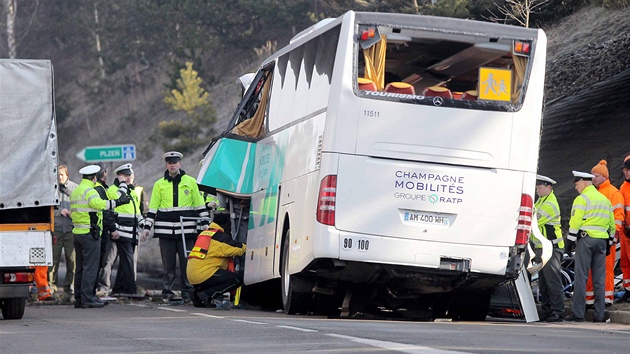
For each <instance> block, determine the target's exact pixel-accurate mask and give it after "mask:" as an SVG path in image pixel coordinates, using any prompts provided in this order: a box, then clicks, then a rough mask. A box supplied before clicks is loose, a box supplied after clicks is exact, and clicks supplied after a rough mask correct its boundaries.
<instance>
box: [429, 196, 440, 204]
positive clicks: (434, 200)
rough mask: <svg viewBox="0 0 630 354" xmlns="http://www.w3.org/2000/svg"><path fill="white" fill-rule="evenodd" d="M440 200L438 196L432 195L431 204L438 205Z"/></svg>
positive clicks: (430, 197)
mask: <svg viewBox="0 0 630 354" xmlns="http://www.w3.org/2000/svg"><path fill="white" fill-rule="evenodd" d="M439 200H440V198H438V196H437V194H431V195H430V196H429V202H430V203H431V204H435V203H437V202H438V201H439Z"/></svg>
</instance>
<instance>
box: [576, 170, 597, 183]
mask: <svg viewBox="0 0 630 354" xmlns="http://www.w3.org/2000/svg"><path fill="white" fill-rule="evenodd" d="M572 172H573V182H578V181H592V180H593V178H594V177H595V176H594V175H592V174H590V173H586V172H580V171H572Z"/></svg>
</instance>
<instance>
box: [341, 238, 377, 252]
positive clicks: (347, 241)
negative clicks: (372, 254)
mask: <svg viewBox="0 0 630 354" xmlns="http://www.w3.org/2000/svg"><path fill="white" fill-rule="evenodd" d="M353 247H356V248H357V250H358V251H361V252H365V251H367V250H369V249H370V241H369V240H366V239H363V238H360V239H358V240H356V241H355V240H353V239H352V238H350V237H344V239H343V246H342V248H343V249H344V250H345V251H350V250H352V249H353Z"/></svg>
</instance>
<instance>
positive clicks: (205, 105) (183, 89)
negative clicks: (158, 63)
mask: <svg viewBox="0 0 630 354" xmlns="http://www.w3.org/2000/svg"><path fill="white" fill-rule="evenodd" d="M202 82H203V80H202V79H201V78H200V77H198V73H197V71H195V70H193V67H192V63H191V62H187V63H186V67H185V68H184V69H181V70H180V78H179V79H177V89H173V90H171V91H170V92H168V93H167V94H166V97H164V102H165V103H166V104H167V105H168V106H169V107H170V108H171V109H172V110H173V111H184V112H185V113H186V118H185V119H182V120H170V121H162V122H160V124H159V132H160V136H161V137H162V138H163V140H162V148H164V150H178V151H181V152H182V153H187V152H190V151H192V150H194V149H196V148H198V147H200V146H201V145H203V144H207V143H209V141H210V140H209V137H211V134H212V132H213V129H212V125H213V124H214V122H215V120H216V113H215V111H214V108H213V107H212V105H211V104H210V101H209V98H208V92H206V90H205V89H204V88H203V87H201V83H202Z"/></svg>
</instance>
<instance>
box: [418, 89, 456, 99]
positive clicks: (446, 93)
mask: <svg viewBox="0 0 630 354" xmlns="http://www.w3.org/2000/svg"><path fill="white" fill-rule="evenodd" d="M422 94H423V95H424V96H431V97H443V98H453V94H452V93H451V90H449V89H448V88H446V87H442V86H431V87H427V88H425V89H424V90H423V91H422Z"/></svg>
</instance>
